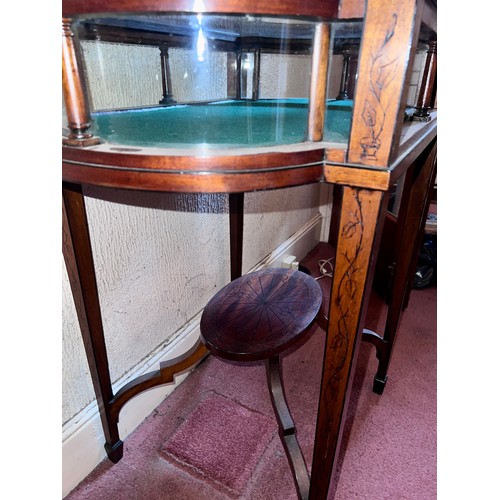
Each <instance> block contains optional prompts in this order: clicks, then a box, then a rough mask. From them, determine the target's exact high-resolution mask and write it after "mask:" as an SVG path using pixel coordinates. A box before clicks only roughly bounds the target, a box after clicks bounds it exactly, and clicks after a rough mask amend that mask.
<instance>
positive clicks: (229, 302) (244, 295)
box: [200, 268, 322, 499]
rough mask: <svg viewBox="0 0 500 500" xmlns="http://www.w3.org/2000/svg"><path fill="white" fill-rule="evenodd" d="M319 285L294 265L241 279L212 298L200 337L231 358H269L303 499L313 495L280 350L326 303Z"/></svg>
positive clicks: (282, 433) (287, 448) (297, 337)
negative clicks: (291, 407) (293, 267)
mask: <svg viewBox="0 0 500 500" xmlns="http://www.w3.org/2000/svg"><path fill="white" fill-rule="evenodd" d="M321 300H322V294H321V288H320V286H319V284H318V283H317V282H316V281H315V280H314V279H313V278H311V277H310V276H309V275H307V274H305V273H302V272H300V271H294V270H292V269H282V268H280V269H264V270H262V271H257V272H254V273H249V274H246V275H244V276H242V277H241V278H238V279H236V280H234V281H232V282H231V283H229V284H228V285H226V286H225V287H224V288H222V290H220V291H219V292H218V293H217V294H215V295H214V297H213V298H212V299H211V300H210V301H209V303H208V304H207V306H206V307H205V309H204V311H203V314H202V317H201V323H200V330H201V340H202V342H203V343H204V344H205V346H206V348H207V349H208V350H209V351H211V352H212V353H213V354H214V355H216V356H218V357H221V358H224V359H229V360H232V361H258V360H265V364H266V373H267V381H268V387H269V392H270V394H271V401H272V404H273V408H274V412H275V414H276V418H277V420H278V426H279V435H280V438H281V442H282V443H283V446H284V448H285V451H286V454H287V457H288V462H289V464H290V467H291V469H292V472H293V476H294V481H295V486H296V488H297V491H298V493H299V496H300V498H302V499H306V498H307V497H308V495H309V474H308V472H307V467H306V464H305V461H304V457H303V455H302V452H301V450H300V447H299V444H298V441H297V438H296V436H295V426H294V423H293V420H292V417H291V415H290V410H289V409H288V406H287V403H286V400H285V394H284V391H283V380H282V372H281V360H280V356H279V355H280V353H282V352H283V351H285V350H286V349H288V348H289V347H292V346H294V345H297V343H298V342H299V341H300V340H301V339H303V337H304V335H305V334H306V332H307V331H308V330H309V327H310V326H311V325H312V324H313V322H314V320H315V318H316V316H317V314H318V311H319V308H320V306H321Z"/></svg>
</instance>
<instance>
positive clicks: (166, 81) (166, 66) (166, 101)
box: [159, 45, 176, 106]
mask: <svg viewBox="0 0 500 500" xmlns="http://www.w3.org/2000/svg"><path fill="white" fill-rule="evenodd" d="M160 58H161V84H162V89H163V97H162V99H161V101H160V102H159V104H163V105H165V106H168V105H170V104H176V101H175V100H174V97H173V93H172V78H171V75H170V61H169V55H168V46H167V45H160Z"/></svg>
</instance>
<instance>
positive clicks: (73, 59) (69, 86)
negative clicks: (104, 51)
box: [62, 18, 101, 147]
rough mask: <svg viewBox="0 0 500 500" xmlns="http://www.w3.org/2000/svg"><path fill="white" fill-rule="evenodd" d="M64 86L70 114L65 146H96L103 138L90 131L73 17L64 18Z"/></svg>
mask: <svg viewBox="0 0 500 500" xmlns="http://www.w3.org/2000/svg"><path fill="white" fill-rule="evenodd" d="M62 35H63V36H62V86H63V97H64V103H65V105H66V114H67V116H68V128H69V129H70V133H69V135H68V137H64V138H63V144H64V145H65V146H77V147H84V146H94V145H95V144H100V143H101V139H99V137H94V136H93V135H92V134H91V133H90V132H89V131H88V129H89V127H90V113H89V111H88V107H87V100H86V99H85V90H84V84H83V81H82V78H81V73H80V71H79V63H78V52H77V48H76V46H75V42H74V36H75V35H74V33H73V30H72V28H71V19H68V18H63V20H62Z"/></svg>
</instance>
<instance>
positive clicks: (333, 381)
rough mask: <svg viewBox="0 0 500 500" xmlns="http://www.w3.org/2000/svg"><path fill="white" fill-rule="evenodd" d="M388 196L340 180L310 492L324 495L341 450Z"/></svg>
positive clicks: (318, 498) (313, 496)
mask: <svg viewBox="0 0 500 500" xmlns="http://www.w3.org/2000/svg"><path fill="white" fill-rule="evenodd" d="M387 199H388V197H387V196H386V195H385V193H384V192H383V191H372V190H368V189H359V188H352V187H347V186H346V187H341V186H336V190H335V193H334V200H333V203H334V205H333V211H332V218H335V220H336V223H334V224H333V225H332V227H334V228H336V229H337V230H336V235H335V236H334V237H332V240H334V247H335V263H334V269H335V272H334V278H333V280H332V291H331V298H330V312H329V318H328V328H327V337H326V343H325V355H324V360H323V375H322V380H321V392H320V402H319V410H318V419H317V424H316V437H315V441H314V442H315V446H314V454H313V462H312V473H311V487H310V495H309V498H311V499H315V500H324V499H326V498H327V495H328V488H329V483H330V478H331V475H332V471H334V470H335V464H336V460H337V456H338V453H339V450H340V440H341V437H342V433H343V428H344V423H345V415H346V412H347V406H348V402H349V396H350V391H351V386H352V380H353V376H354V369H355V367H356V359H357V354H358V349H359V343H360V340H361V337H362V328H363V323H364V317H365V313H366V308H367V305H368V298H369V295H370V294H369V293H366V292H367V291H369V290H370V289H371V284H372V275H373V271H372V270H373V268H374V266H373V264H374V262H375V258H376V253H377V250H378V246H379V241H380V236H381V233H382V231H381V227H382V220H383V217H384V216H385V211H386V207H387Z"/></svg>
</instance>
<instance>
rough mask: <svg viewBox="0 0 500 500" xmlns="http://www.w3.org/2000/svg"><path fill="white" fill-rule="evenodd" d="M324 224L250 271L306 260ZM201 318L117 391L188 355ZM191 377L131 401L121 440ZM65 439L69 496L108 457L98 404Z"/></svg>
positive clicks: (73, 423) (317, 220)
mask: <svg viewBox="0 0 500 500" xmlns="http://www.w3.org/2000/svg"><path fill="white" fill-rule="evenodd" d="M322 222H323V218H322V217H321V214H318V215H317V216H315V217H314V218H313V219H311V220H310V221H309V222H308V223H307V224H305V225H304V226H303V227H302V228H301V229H299V231H297V232H296V233H295V234H293V235H292V236H291V237H290V238H289V239H288V240H286V241H285V242H284V243H283V244H281V245H280V246H279V247H278V248H277V249H276V250H274V251H273V252H272V253H271V254H270V255H268V256H267V257H266V258H265V259H263V260H262V261H261V262H259V263H258V264H257V265H256V266H254V267H253V268H252V269H250V271H249V272H251V271H257V270H258V269H263V268H265V267H272V266H277V265H279V264H280V262H282V260H283V259H284V257H286V256H289V255H294V256H295V257H296V258H297V260H300V259H302V258H304V257H305V256H306V255H307V253H308V252H309V251H310V250H311V249H312V248H314V246H315V245H316V244H317V243H318V242H319V241H320V239H321V234H322ZM200 318H201V312H200V314H198V315H197V316H196V317H195V318H193V319H192V320H191V321H190V322H189V323H188V324H186V325H185V326H184V328H183V329H182V330H181V331H180V332H179V334H178V335H177V336H176V338H175V339H174V340H173V341H172V342H170V343H169V344H168V345H167V346H166V347H164V348H163V349H162V350H161V351H159V352H156V353H153V354H152V355H151V356H150V357H149V358H148V359H147V360H146V361H145V362H143V363H141V364H140V365H138V366H136V367H135V369H134V370H133V372H132V373H128V374H127V376H126V377H124V378H122V379H120V380H118V381H117V382H116V384H114V385H113V391H114V392H117V391H118V390H119V388H120V387H122V386H123V385H124V384H126V383H127V382H129V381H131V380H133V379H134V378H136V377H138V376H140V375H143V374H145V373H148V372H150V371H153V370H157V369H158V367H159V364H160V363H161V362H162V361H166V360H168V359H172V358H175V357H176V356H180V355H181V354H183V353H184V352H186V351H187V350H188V349H189V348H190V347H191V346H193V345H194V343H195V342H196V340H197V339H198V337H199V335H200V331H199V322H200ZM188 375H189V372H187V373H183V374H181V375H178V376H177V377H176V378H175V382H174V383H173V384H168V385H163V386H159V387H155V388H153V389H150V390H149V391H145V392H143V393H141V394H139V395H138V396H136V397H135V398H133V399H132V400H131V401H130V402H128V403H127V404H126V405H125V406H124V407H123V409H122V411H121V412H120V422H119V424H118V427H119V432H120V438H121V439H122V440H124V439H125V438H126V437H127V436H128V435H129V434H130V433H131V432H133V431H134V430H135V429H136V428H137V427H138V426H139V424H140V423H141V422H142V421H143V420H144V419H145V418H146V417H147V416H148V415H149V414H150V413H151V412H152V411H153V410H154V409H155V408H156V407H157V406H158V405H159V404H160V403H161V402H162V401H163V400H164V399H165V397H166V396H168V395H169V394H170V393H171V392H172V391H173V390H174V389H175V388H176V387H177V386H178V385H179V384H180V383H181V382H182V381H183V380H185V378H186V377H187V376H188ZM62 437H63V442H62V497H65V496H66V495H67V494H68V493H69V492H70V491H71V490H73V489H74V488H75V487H76V486H77V485H78V484H79V483H80V482H81V481H82V480H83V479H84V478H85V477H86V476H87V475H88V474H90V472H91V471H92V470H93V469H94V468H95V467H96V466H97V465H98V464H99V463H100V462H101V461H102V460H103V459H104V458H106V453H105V451H104V434H103V431H102V426H101V419H100V416H99V412H98V409H97V403H96V402H95V401H94V402H92V403H91V404H90V405H88V406H87V407H86V408H84V409H83V410H82V411H81V412H79V413H78V414H77V415H76V416H75V417H73V418H72V419H71V420H70V421H69V422H67V423H66V424H65V425H64V427H63V436H62Z"/></svg>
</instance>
